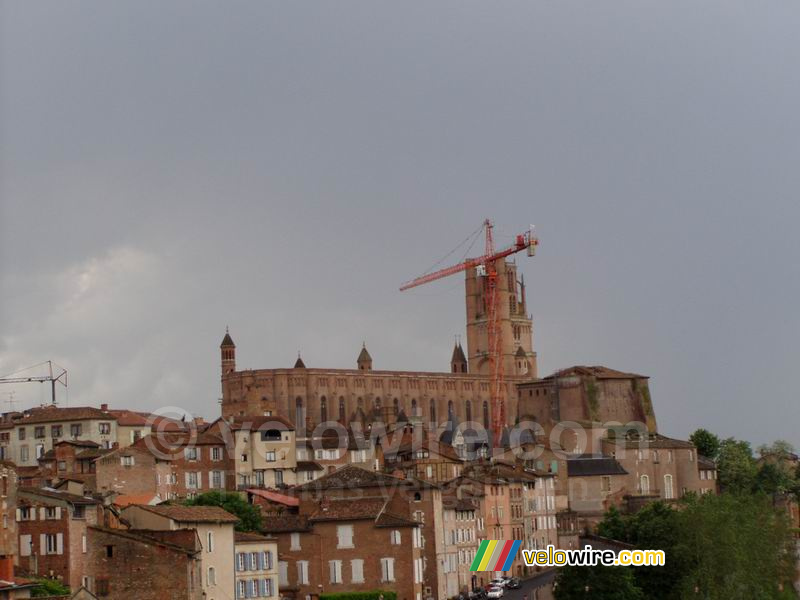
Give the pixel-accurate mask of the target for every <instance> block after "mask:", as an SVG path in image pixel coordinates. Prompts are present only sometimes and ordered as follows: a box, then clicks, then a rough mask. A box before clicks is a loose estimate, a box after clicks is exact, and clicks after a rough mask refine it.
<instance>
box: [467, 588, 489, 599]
mask: <svg viewBox="0 0 800 600" xmlns="http://www.w3.org/2000/svg"><path fill="white" fill-rule="evenodd" d="M469 597H470V600H486V590H485V589H483V588H477V589H474V590H472V591H471V592H470V593H469Z"/></svg>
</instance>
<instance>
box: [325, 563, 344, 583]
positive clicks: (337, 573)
mask: <svg viewBox="0 0 800 600" xmlns="http://www.w3.org/2000/svg"><path fill="white" fill-rule="evenodd" d="M328 565H329V566H330V572H331V583H342V561H340V560H331V561H328Z"/></svg>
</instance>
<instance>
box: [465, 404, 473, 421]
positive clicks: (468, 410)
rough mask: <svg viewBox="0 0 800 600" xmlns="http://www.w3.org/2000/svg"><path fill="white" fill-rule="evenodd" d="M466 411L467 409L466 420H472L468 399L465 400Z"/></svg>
mask: <svg viewBox="0 0 800 600" xmlns="http://www.w3.org/2000/svg"><path fill="white" fill-rule="evenodd" d="M466 411H467V421H472V402H470V401H469V400H467V404H466Z"/></svg>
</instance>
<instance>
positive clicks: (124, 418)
mask: <svg viewBox="0 0 800 600" xmlns="http://www.w3.org/2000/svg"><path fill="white" fill-rule="evenodd" d="M498 271H499V275H500V276H499V277H498V281H499V282H500V285H499V286H498V294H499V302H498V304H499V306H500V307H502V309H501V311H500V314H499V315H498V319H499V322H500V326H501V327H502V328H503V329H504V331H506V332H507V335H506V336H503V337H502V340H503V347H502V348H501V349H500V355H501V356H502V361H503V362H504V367H505V374H506V377H505V379H504V382H503V385H504V389H503V390H502V391H503V402H504V405H505V423H504V427H503V429H502V433H501V434H500V435H499V436H498V435H495V434H494V433H493V432H492V428H491V424H492V414H491V411H492V410H493V404H492V403H491V394H490V390H489V387H490V381H491V377H490V371H489V367H488V364H487V360H486V352H485V349H486V348H487V346H488V340H487V335H488V334H487V329H486V327H485V324H486V323H485V313H484V312H483V311H482V310H481V307H482V306H484V305H485V304H484V302H483V299H482V297H481V294H482V292H481V289H480V286H479V282H478V281H477V280H476V276H475V273H474V272H472V273H467V276H466V279H465V291H466V299H467V323H466V327H467V336H466V339H467V348H466V349H465V348H463V347H462V346H461V344H460V343H457V344H456V345H455V347H454V348H453V352H452V356H451V358H450V364H449V365H448V367H449V368H447V369H441V370H437V371H431V372H410V371H392V370H386V369H378V368H376V366H377V365H378V364H379V359H378V360H376V361H375V362H374V363H373V357H372V356H371V355H370V352H369V350H368V348H367V347H366V345H364V346H363V347H361V348H355V349H354V351H353V355H354V359H355V360H354V364H353V368H349V369H348V368H341V369H320V368H315V367H314V365H306V364H305V363H304V361H303V359H302V357H299V356H298V357H297V359H296V361H295V363H294V365H293V366H292V367H291V368H269V369H258V370H244V371H242V370H237V365H236V352H237V348H236V344H235V342H234V339H233V335H232V334H231V333H230V332H227V331H226V332H225V335H224V337H223V339H222V342H221V344H220V365H219V368H220V379H221V389H222V402H221V414H220V415H219V416H218V417H217V418H216V419H213V420H211V421H206V420H204V419H202V418H196V419H194V420H191V419H188V420H186V419H183V420H179V419H175V418H169V417H166V416H163V415H159V414H150V413H147V412H139V411H136V410H134V409H133V408H132V407H127V408H125V407H114V406H111V405H109V404H102V405H101V406H97V407H92V406H70V407H62V406H58V405H47V406H42V407H37V408H32V409H29V410H24V411H20V412H9V413H6V414H3V416H2V421H0V458H2V463H0V478H1V479H2V489H1V491H2V500H3V501H2V509H1V510H2V530H1V531H0V541H2V556H0V567H2V568H0V593H2V594H5V595H4V596H3V597H5V598H27V597H29V594H30V592H31V590H32V589H33V588H34V587H35V586H36V585H40V584H41V581H42V579H43V578H45V579H48V580H52V581H55V582H57V583H58V584H61V585H63V586H64V587H65V588H68V589H69V590H70V593H69V594H68V595H65V596H63V597H74V598H115V599H123V598H137V599H140V600H141V599H150V598H152V599H154V600H155V599H159V600H161V599H164V598H175V599H178V598H181V599H187V600H189V599H191V600H194V599H200V598H207V599H214V600H221V599H224V598H278V597H281V598H291V599H299V600H302V599H307V598H317V597H319V596H320V595H323V594H331V593H339V592H359V591H369V590H386V591H387V592H389V591H393V592H395V593H396V595H397V596H396V597H397V598H402V599H403V600H427V599H431V598H433V599H437V600H440V599H445V598H454V597H457V596H459V594H463V595H469V594H473V595H474V594H475V593H476V592H475V590H479V589H482V588H484V587H485V586H486V585H487V584H488V583H489V581H490V580H492V579H494V578H496V577H503V576H509V577H516V578H520V579H523V580H524V579H526V578H530V577H532V576H541V574H540V573H537V570H536V569H533V568H531V567H528V566H526V565H525V564H524V562H523V561H522V556H521V555H519V556H516V557H515V558H514V559H513V561H511V562H510V563H509V564H508V568H507V570H506V571H503V572H475V571H471V570H470V565H471V563H472V560H473V558H474V557H475V555H476V552H477V550H478V547H479V545H480V543H481V541H482V540H484V539H491V540H520V541H521V544H522V547H523V548H531V549H536V548H546V547H547V546H548V545H553V546H555V547H557V548H565V549H566V548H569V549H572V548H578V547H581V546H582V545H585V544H586V543H587V540H591V537H590V536H592V535H594V534H595V533H596V526H597V525H598V523H599V522H600V521H601V520H602V519H603V518H604V515H606V514H607V513H608V511H609V510H610V509H616V510H618V511H620V513H622V514H635V513H636V512H637V511H639V510H640V509H641V508H642V507H643V506H646V505H648V504H650V503H652V502H654V501H661V502H664V503H668V504H669V503H678V502H680V501H681V499H683V498H687V497H690V496H692V497H693V496H703V495H706V494H717V493H718V492H719V485H718V476H717V464H716V462H715V461H714V460H713V459H712V458H710V457H707V456H704V455H703V454H702V453H701V451H700V450H699V449H698V448H697V447H696V446H695V445H694V444H693V443H692V442H691V441H688V440H680V439H675V438H672V437H670V436H669V435H667V434H668V432H661V431H659V429H658V427H657V421H656V412H655V402H654V400H653V399H652V398H651V395H650V392H649V386H648V377H647V376H646V375H641V374H635V373H629V372H625V371H622V370H616V369H614V368H610V367H607V366H580V365H576V366H573V367H570V368H566V369H561V370H559V371H557V372H555V373H551V374H547V375H545V376H542V377H540V376H538V370H537V362H536V356H537V355H536V352H535V350H534V344H533V334H532V332H533V322H532V319H531V317H530V315H529V314H528V312H527V300H526V294H525V286H524V282H523V280H522V277H521V276H518V274H517V271H516V266H515V265H514V264H513V263H512V262H507V261H505V260H503V261H502V262H500V264H499V266H498ZM443 363H444V365H446V364H447V363H446V362H444V361H443ZM795 459H796V457H795ZM232 497H233V498H234V499H235V500H236V501H238V504H237V502H236V501H234V500H231V498H232ZM209 498H211V499H214V498H216V499H220V498H222V499H227V500H226V502H229V503H230V502H233V504H226V506H228V508H229V509H230V508H231V507H235V506H243V507H245V509H246V510H249V511H250V513H249V514H254V515H255V517H254V518H255V521H254V522H255V525H253V524H252V523H250V524H248V523H245V522H244V520H243V517H242V514H237V511H236V510H233V509H231V510H225V508H223V506H222V504H224V502H222V503H220V502H218V503H216V505H214V504H215V503H214V502H207V501H206V500H208V499H209ZM203 499H206V500H203ZM787 507H788V508H787V510H788V511H789V512H788V514H790V515H791V518H792V519H794V522H795V524H796V523H797V506H796V503H791V502H790V503H788V504H787ZM245 509H243V510H245ZM543 581H544V580H543ZM37 582H38V583H37ZM546 589H548V588H545V587H541V588H537V589H536V590H535V593H536V595H537V597H542V598H545V597H547V596H546V595H545V593H546ZM540 592H541V593H542V595H541V596H539V593H540Z"/></svg>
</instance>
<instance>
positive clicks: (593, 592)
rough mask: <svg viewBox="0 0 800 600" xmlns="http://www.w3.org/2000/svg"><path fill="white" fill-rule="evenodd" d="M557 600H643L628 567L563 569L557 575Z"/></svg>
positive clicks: (555, 593) (555, 592) (631, 571)
mask: <svg viewBox="0 0 800 600" xmlns="http://www.w3.org/2000/svg"><path fill="white" fill-rule="evenodd" d="M553 596H554V597H555V599H556V600H586V599H587V598H602V599H603V600H644V598H645V597H646V596H645V595H644V594H643V593H642V590H640V589H639V588H638V587H637V585H636V582H635V580H634V577H633V569H631V568H629V567H602V566H598V567H569V566H567V567H561V568H560V569H559V570H558V574H557V575H556V582H555V588H554V590H553Z"/></svg>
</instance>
